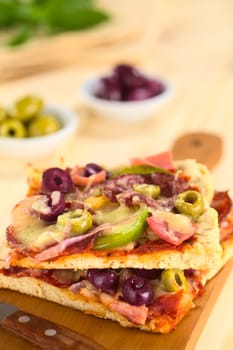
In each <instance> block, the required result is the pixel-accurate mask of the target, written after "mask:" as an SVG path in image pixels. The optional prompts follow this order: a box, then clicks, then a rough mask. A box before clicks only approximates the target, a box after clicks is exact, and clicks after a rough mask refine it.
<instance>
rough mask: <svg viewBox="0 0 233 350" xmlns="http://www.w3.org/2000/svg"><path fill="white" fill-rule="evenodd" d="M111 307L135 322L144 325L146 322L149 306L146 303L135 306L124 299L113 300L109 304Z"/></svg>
mask: <svg viewBox="0 0 233 350" xmlns="http://www.w3.org/2000/svg"><path fill="white" fill-rule="evenodd" d="M109 307H110V309H112V310H114V311H116V312H119V314H121V315H123V316H125V317H126V318H127V319H128V320H129V321H131V322H133V323H134V324H138V325H143V324H145V323H146V319H147V315H148V308H147V307H146V306H145V305H141V306H134V305H130V304H128V303H125V302H124V301H118V300H113V301H112V302H111V303H110V304H109Z"/></svg>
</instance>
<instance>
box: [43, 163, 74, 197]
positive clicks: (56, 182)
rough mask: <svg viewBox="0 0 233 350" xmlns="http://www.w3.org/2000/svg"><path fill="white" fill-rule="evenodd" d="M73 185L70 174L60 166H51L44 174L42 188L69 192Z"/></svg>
mask: <svg viewBox="0 0 233 350" xmlns="http://www.w3.org/2000/svg"><path fill="white" fill-rule="evenodd" d="M72 187H73V183H72V180H71V177H70V175H69V174H68V172H66V171H65V170H62V169H60V168H49V169H47V170H45V171H44V172H43V174H42V190H44V191H46V192H47V191H48V192H52V191H60V192H63V193H67V192H69V191H70V190H71V189H72Z"/></svg>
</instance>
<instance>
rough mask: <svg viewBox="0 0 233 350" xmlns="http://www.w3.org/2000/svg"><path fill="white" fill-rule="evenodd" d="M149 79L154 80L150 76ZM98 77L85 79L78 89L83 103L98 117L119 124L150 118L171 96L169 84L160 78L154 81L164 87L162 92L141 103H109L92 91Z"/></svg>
mask: <svg viewBox="0 0 233 350" xmlns="http://www.w3.org/2000/svg"><path fill="white" fill-rule="evenodd" d="M150 78H155V77H153V76H150ZM99 79H100V77H92V78H89V79H87V80H86V81H85V82H84V83H83V84H82V86H81V88H80V94H81V98H82V99H83V101H84V102H85V103H86V105H87V106H88V107H90V108H91V110H92V111H93V112H95V113H97V114H98V115H100V116H103V117H105V118H108V119H112V120H115V121H121V122H137V121H143V120H145V119H147V118H148V117H151V115H152V113H153V112H155V111H156V110H158V108H159V107H160V106H161V105H162V104H163V103H165V102H166V101H167V100H169V98H170V96H171V94H172V87H171V85H170V83H169V82H168V81H166V80H164V79H162V78H160V77H157V76H156V79H158V80H159V81H161V82H162V83H163V85H164V86H165V89H164V91H163V92H162V93H161V94H159V95H157V96H155V97H151V98H148V99H146V100H143V101H132V102H131V101H130V102H128V101H109V100H104V99H102V98H99V97H96V96H95V95H94V91H95V88H96V85H97V83H98V81H99Z"/></svg>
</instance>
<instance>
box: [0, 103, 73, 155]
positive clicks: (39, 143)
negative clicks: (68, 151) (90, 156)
mask: <svg viewBox="0 0 233 350" xmlns="http://www.w3.org/2000/svg"><path fill="white" fill-rule="evenodd" d="M43 112H45V113H49V114H52V115H54V116H55V117H56V118H57V119H58V120H59V121H60V123H61V124H62V127H61V129H59V130H58V131H56V132H54V133H52V134H49V135H45V136H38V137H28V138H10V137H0V154H2V155H7V156H14V157H17V158H18V157H20V158H30V157H40V156H45V155H47V154H49V153H51V152H52V151H54V150H55V149H57V148H58V147H59V146H60V145H61V144H62V143H63V142H65V141H66V140H68V139H69V137H70V136H71V135H72V134H73V133H74V131H75V130H76V128H77V126H78V121H79V120H78V116H77V115H76V114H75V113H74V112H72V111H71V110H69V109H66V108H64V107H61V106H59V105H55V104H47V105H46V106H45V108H44V110H43Z"/></svg>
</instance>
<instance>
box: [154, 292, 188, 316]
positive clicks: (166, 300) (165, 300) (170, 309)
mask: <svg viewBox="0 0 233 350" xmlns="http://www.w3.org/2000/svg"><path fill="white" fill-rule="evenodd" d="M183 296H184V291H183V290H182V289H181V290H179V291H178V292H176V293H168V294H163V295H160V296H159V297H158V298H156V299H155V301H154V303H153V304H152V305H151V306H150V309H149V314H148V318H149V319H152V318H156V317H158V316H159V315H161V314H168V315H169V316H171V317H173V318H175V317H176V316H177V314H178V313H179V312H181V311H182V309H181V303H182V299H183ZM190 303H192V298H190V300H189V302H188V304H189V305H190ZM186 306H187V305H186Z"/></svg>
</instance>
